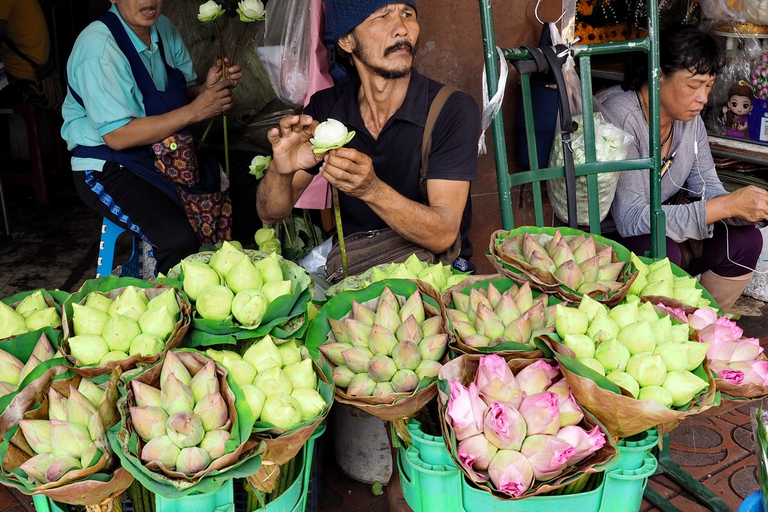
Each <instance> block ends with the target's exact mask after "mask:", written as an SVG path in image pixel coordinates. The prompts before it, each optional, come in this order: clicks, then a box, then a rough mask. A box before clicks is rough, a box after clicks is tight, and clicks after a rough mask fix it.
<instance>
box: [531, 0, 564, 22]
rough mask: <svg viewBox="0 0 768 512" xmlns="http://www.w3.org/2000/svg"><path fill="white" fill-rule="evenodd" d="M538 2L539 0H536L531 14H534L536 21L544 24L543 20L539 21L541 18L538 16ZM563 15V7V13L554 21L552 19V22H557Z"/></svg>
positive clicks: (539, 2)
mask: <svg viewBox="0 0 768 512" xmlns="http://www.w3.org/2000/svg"><path fill="white" fill-rule="evenodd" d="M540 4H541V0H536V7H535V8H534V9H533V15H534V16H536V21H538V22H539V23H541V24H542V25H544V22H543V21H541V18H539V5H540ZM563 16H565V9H563V14H561V15H560V17H559V18H557V19H556V20H555V21H553V22H552V23H557V22H558V21H560V20H561V19H563Z"/></svg>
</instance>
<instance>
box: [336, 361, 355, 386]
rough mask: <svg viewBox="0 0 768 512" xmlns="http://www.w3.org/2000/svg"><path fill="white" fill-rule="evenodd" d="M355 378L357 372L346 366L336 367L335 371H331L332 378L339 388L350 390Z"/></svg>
mask: <svg viewBox="0 0 768 512" xmlns="http://www.w3.org/2000/svg"><path fill="white" fill-rule="evenodd" d="M354 376H355V372H353V371H352V370H350V369H349V368H348V367H347V365H344V364H341V365H339V366H334V368H333V370H332V371H331V378H332V379H333V383H334V384H335V385H336V387H337V388H344V389H346V388H348V387H349V384H350V383H351V382H352V378H353V377H354Z"/></svg>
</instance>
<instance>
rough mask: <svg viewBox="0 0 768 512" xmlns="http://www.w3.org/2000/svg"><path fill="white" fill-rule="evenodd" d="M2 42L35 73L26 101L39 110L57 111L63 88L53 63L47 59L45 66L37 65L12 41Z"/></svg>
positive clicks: (5, 39) (62, 101)
mask: <svg viewBox="0 0 768 512" xmlns="http://www.w3.org/2000/svg"><path fill="white" fill-rule="evenodd" d="M3 42H4V43H5V44H6V45H8V48H10V49H11V50H12V51H13V53H15V54H16V55H18V56H19V57H21V58H22V59H24V60H25V61H27V62H28V63H29V64H30V65H31V66H32V69H33V70H34V72H35V83H34V85H30V86H29V88H28V89H29V93H28V98H27V101H29V103H32V104H34V105H37V106H38V107H40V108H43V109H47V110H57V109H59V108H60V107H61V105H62V104H63V103H64V86H63V84H62V82H61V77H60V76H59V73H58V71H56V66H54V65H53V61H52V60H51V59H48V62H46V63H45V64H38V63H37V62H35V61H34V60H32V59H31V58H29V57H28V56H26V55H24V53H23V52H22V51H21V50H19V48H18V47H17V46H16V45H15V44H13V41H11V40H10V39H8V38H7V37H3Z"/></svg>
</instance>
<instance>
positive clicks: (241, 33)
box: [232, 23, 248, 66]
mask: <svg viewBox="0 0 768 512" xmlns="http://www.w3.org/2000/svg"><path fill="white" fill-rule="evenodd" d="M247 28H248V24H247V23H243V30H241V31H240V37H238V38H237V46H235V56H234V57H233V58H232V65H233V66H234V65H235V63H236V62H237V57H239V56H240V47H241V46H242V44H243V37H244V36H245V30H246V29H247Z"/></svg>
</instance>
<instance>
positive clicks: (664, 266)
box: [647, 258, 675, 283]
mask: <svg viewBox="0 0 768 512" xmlns="http://www.w3.org/2000/svg"><path fill="white" fill-rule="evenodd" d="M647 277H648V281H649V282H652V281H662V280H664V281H669V282H670V283H671V282H672V280H673V279H674V278H675V275H674V274H673V273H672V266H671V265H670V262H669V258H664V259H661V260H658V261H654V262H653V263H651V264H650V265H648V275H647Z"/></svg>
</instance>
